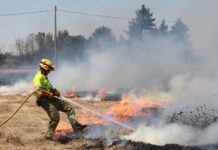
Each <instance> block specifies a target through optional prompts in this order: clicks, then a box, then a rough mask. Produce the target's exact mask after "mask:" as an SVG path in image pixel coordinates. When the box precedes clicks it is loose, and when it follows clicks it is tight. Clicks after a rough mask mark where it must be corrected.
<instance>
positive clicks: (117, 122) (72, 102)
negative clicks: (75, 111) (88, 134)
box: [57, 96, 135, 131]
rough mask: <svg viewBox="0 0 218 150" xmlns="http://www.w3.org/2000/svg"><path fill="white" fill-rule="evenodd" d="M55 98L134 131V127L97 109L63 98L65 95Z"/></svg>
mask: <svg viewBox="0 0 218 150" xmlns="http://www.w3.org/2000/svg"><path fill="white" fill-rule="evenodd" d="M57 98H59V99H62V100H64V101H67V102H69V103H71V104H73V105H76V106H78V107H80V108H83V109H85V110H87V111H89V112H91V113H93V114H95V115H98V116H100V117H102V118H104V119H105V120H107V121H110V122H112V123H114V124H117V125H119V126H122V127H124V128H127V129H129V130H132V131H135V129H133V128H132V127H130V126H128V125H126V124H124V123H121V122H119V121H116V120H113V119H111V118H109V117H107V116H104V115H102V114H100V113H99V112H97V111H94V110H92V109H91V108H88V107H85V106H83V105H81V104H79V103H76V102H74V101H71V100H69V99H67V98H65V97H63V96H62V97H61V98H60V97H57Z"/></svg>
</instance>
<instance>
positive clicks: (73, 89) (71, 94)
mask: <svg viewBox="0 0 218 150" xmlns="http://www.w3.org/2000/svg"><path fill="white" fill-rule="evenodd" d="M63 96H64V97H66V98H75V97H78V95H77V94H76V86H74V85H72V87H71V90H70V91H67V92H65V93H64V94H63Z"/></svg>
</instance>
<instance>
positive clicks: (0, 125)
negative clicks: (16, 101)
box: [0, 91, 35, 127]
mask: <svg viewBox="0 0 218 150" xmlns="http://www.w3.org/2000/svg"><path fill="white" fill-rule="evenodd" d="M34 93H35V91H34V92H32V93H31V94H30V95H29V96H28V97H27V98H26V99H25V100H24V101H23V103H22V104H21V105H20V106H19V107H18V108H17V110H16V111H15V112H14V113H13V114H12V115H11V116H10V117H9V118H8V119H6V120H5V121H4V122H2V123H1V124H0V127H2V126H3V125H4V124H6V123H7V122H8V121H9V120H11V119H12V118H13V117H14V115H15V114H16V113H17V112H18V111H19V110H20V109H21V107H22V106H23V105H24V104H25V103H26V102H27V100H28V99H29V98H30V97H31V96H32V95H33V94H34Z"/></svg>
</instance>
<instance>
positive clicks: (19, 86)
mask: <svg viewBox="0 0 218 150" xmlns="http://www.w3.org/2000/svg"><path fill="white" fill-rule="evenodd" d="M31 88H32V83H31V82H28V81H26V80H20V81H18V82H16V83H14V84H13V85H4V86H0V94H1V95H14V94H26V93H28V92H27V90H28V89H31Z"/></svg>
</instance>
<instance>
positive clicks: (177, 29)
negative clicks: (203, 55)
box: [171, 18, 188, 39]
mask: <svg viewBox="0 0 218 150" xmlns="http://www.w3.org/2000/svg"><path fill="white" fill-rule="evenodd" d="M171 32H172V34H173V35H176V36H177V37H178V38H182V39H185V38H188V27H187V26H186V25H185V24H184V23H183V22H182V20H181V18H179V19H178V20H177V21H176V23H175V24H174V25H173V26H172V28H171Z"/></svg>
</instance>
